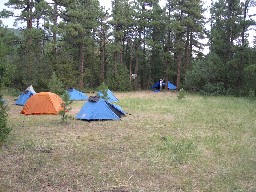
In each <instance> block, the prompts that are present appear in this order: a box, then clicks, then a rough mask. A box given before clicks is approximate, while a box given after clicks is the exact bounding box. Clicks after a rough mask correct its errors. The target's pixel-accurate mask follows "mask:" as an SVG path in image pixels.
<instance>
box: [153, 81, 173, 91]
mask: <svg viewBox="0 0 256 192" xmlns="http://www.w3.org/2000/svg"><path fill="white" fill-rule="evenodd" d="M164 88H165V82H163V89H164ZM151 89H157V90H160V83H159V81H158V82H157V83H155V84H154V85H152V87H151ZM168 89H169V90H176V89H177V87H176V86H175V85H174V84H172V83H171V82H170V81H168Z"/></svg>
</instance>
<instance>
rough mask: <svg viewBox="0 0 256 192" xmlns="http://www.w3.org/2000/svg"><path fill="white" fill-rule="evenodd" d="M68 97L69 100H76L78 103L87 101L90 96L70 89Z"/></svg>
mask: <svg viewBox="0 0 256 192" xmlns="http://www.w3.org/2000/svg"><path fill="white" fill-rule="evenodd" d="M67 93H68V95H69V100H72V101H74V100H76V101H79V100H87V99H88V96H87V95H86V94H84V93H82V92H80V91H78V90H76V89H74V88H70V89H68V91H67Z"/></svg>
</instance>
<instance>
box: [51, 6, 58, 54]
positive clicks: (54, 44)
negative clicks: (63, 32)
mask: <svg viewBox="0 0 256 192" xmlns="http://www.w3.org/2000/svg"><path fill="white" fill-rule="evenodd" d="M57 13H58V12H57V4H56V3H55V4H54V10H53V26H54V27H57V19H58V15H57ZM52 33H53V37H52V38H53V50H54V53H55V55H56V54H57V33H56V30H55V29H54V30H53V32H52Z"/></svg>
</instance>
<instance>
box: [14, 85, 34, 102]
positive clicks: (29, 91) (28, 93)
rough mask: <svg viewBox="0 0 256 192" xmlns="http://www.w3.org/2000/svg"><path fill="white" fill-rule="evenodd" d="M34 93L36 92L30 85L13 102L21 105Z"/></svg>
mask: <svg viewBox="0 0 256 192" xmlns="http://www.w3.org/2000/svg"><path fill="white" fill-rule="evenodd" d="M34 94H36V92H35V90H34V88H33V87H32V85H30V86H29V87H28V88H27V89H26V90H25V91H24V92H23V93H22V94H20V96H19V97H18V99H17V101H16V102H15V104H16V105H21V106H23V105H25V104H26V102H27V100H28V99H29V98H30V97H31V96H32V95H34Z"/></svg>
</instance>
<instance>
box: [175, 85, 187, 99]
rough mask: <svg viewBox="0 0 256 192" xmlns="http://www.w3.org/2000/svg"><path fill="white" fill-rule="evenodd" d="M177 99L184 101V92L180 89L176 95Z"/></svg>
mask: <svg viewBox="0 0 256 192" xmlns="http://www.w3.org/2000/svg"><path fill="white" fill-rule="evenodd" d="M177 97H178V99H184V98H185V97H186V91H185V90H184V89H183V88H181V89H180V90H179V92H178V95H177Z"/></svg>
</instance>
